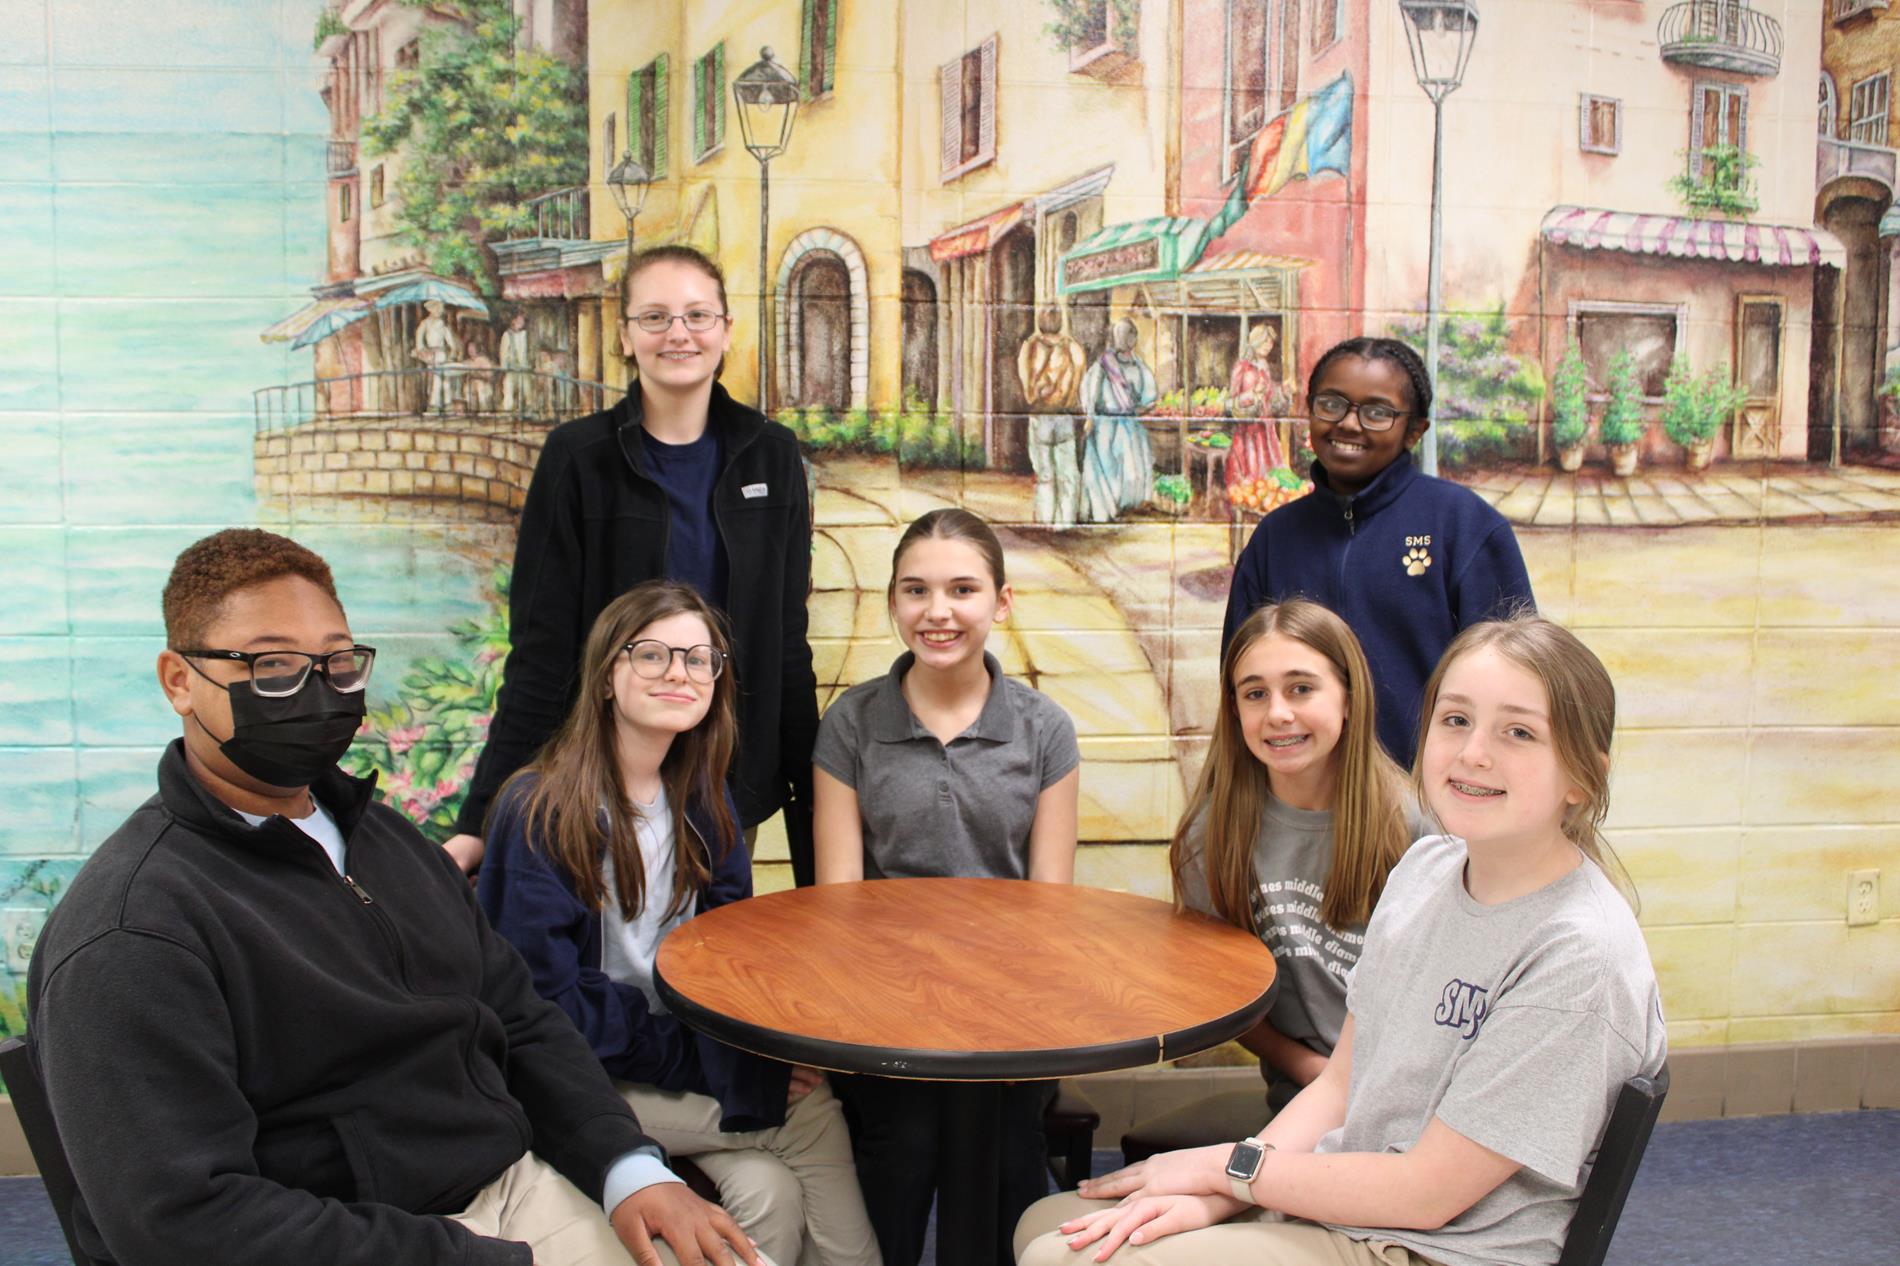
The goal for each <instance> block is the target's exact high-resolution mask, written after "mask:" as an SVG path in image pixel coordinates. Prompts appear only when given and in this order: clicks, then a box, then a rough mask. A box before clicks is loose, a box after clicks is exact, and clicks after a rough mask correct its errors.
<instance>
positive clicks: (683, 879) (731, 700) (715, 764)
mask: <svg viewBox="0 0 1900 1266" xmlns="http://www.w3.org/2000/svg"><path fill="white" fill-rule="evenodd" d="M730 649H731V648H730V646H729V645H728V644H727V641H726V637H725V634H724V633H723V631H722V630H721V628H720V619H719V617H718V615H717V614H716V613H715V612H714V611H713V609H712V607H711V606H709V605H708V604H707V602H706V600H705V599H704V598H703V597H701V596H700V594H699V592H698V591H697V590H695V589H693V588H692V587H691V586H689V585H684V584H681V583H679V582H676V581H666V580H653V581H648V582H646V583H645V584H642V585H637V586H635V587H634V588H633V589H631V590H629V591H628V592H627V593H625V594H623V595H621V596H620V597H619V598H616V599H615V600H614V601H613V602H611V603H609V604H608V605H607V608H606V609H605V610H604V611H602V612H601V613H600V616H599V618H598V619H596V620H595V621H594V627H593V629H592V631H591V632H590V633H589V634H588V638H587V644H586V649H585V650H584V652H583V653H582V656H581V675H580V679H581V687H580V690H579V692H578V695H577V697H576V699H575V701H574V708H573V711H571V712H570V713H569V714H568V717H567V720H566V721H565V722H564V723H563V725H562V727H561V730H560V732H559V733H558V734H557V735H556V736H555V738H554V741H553V742H552V743H550V744H549V745H548V746H547V747H546V748H544V749H543V750H542V752H541V755H540V756H539V757H537V758H536V760H535V762H534V763H533V764H532V765H530V766H529V767H528V768H526V769H524V770H522V771H521V772H520V773H518V774H516V775H515V776H514V777H513V778H512V779H510V780H509V782H508V784H507V785H506V786H505V787H503V788H502V791H501V794H500V795H499V796H498V797H497V798H496V801H495V808H494V812H493V813H492V814H491V815H490V818H489V831H488V855H487V859H486V861H485V862H484V864H483V866H482V871H481V880H480V884H479V887H478V895H479V897H480V900H481V905H482V909H483V910H484V911H485V912H486V913H487V915H488V918H489V921H490V923H492V924H493V925H494V927H495V930H496V931H498V932H500V933H501V934H502V935H503V936H504V937H506V938H507V939H508V940H509V941H510V942H511V943H512V944H513V945H514V946H515V948H516V949H517V950H519V951H520V952H521V956H522V958H523V959H524V960H525V961H526V962H527V964H528V969H529V971H530V972H531V973H532V975H533V977H534V987H535V991H536V992H537V993H539V994H540V995H541V996H542V997H544V998H546V999H548V1000H549V1001H550V1002H553V1003H554V1004H555V1005H557V1006H558V1007H560V1008H561V1010H562V1011H564V1012H566V1013H567V1015H568V1017H569V1018H570V1019H571V1020H573V1021H574V1023H575V1024H576V1025H577V1026H578V1027H579V1028H580V1030H581V1032H582V1034H583V1035H585V1037H586V1038H587V1043H588V1045H589V1046H590V1047H591V1048H592V1049H593V1052H594V1054H595V1055H596V1056H597V1057H598V1058H599V1059H600V1062H601V1064H602V1065H603V1066H604V1067H605V1068H606V1070H607V1071H608V1072H609V1073H610V1074H612V1075H613V1076H614V1078H615V1079H616V1082H617V1084H618V1087H619V1089H620V1091H621V1093H622V1094H623V1095H624V1096H625V1098H626V1100H627V1103H628V1104H629V1105H630V1106H631V1107H632V1108H633V1109H634V1110H635V1111H636V1112H637V1113H639V1114H640V1119H641V1120H642V1121H643V1122H644V1123H645V1126H646V1129H647V1131H648V1133H650V1134H651V1135H652V1136H653V1137H654V1138H655V1139H656V1140H658V1141H659V1143H660V1144H661V1146H663V1147H665V1148H666V1150H667V1152H668V1153H669V1154H670V1155H674V1156H690V1157H693V1158H694V1159H695V1160H696V1161H697V1162H698V1164H699V1166H700V1168H701V1169H703V1170H705V1171H706V1173H707V1175H708V1176H709V1177H711V1178H712V1179H713V1181H714V1182H716V1183H717V1184H718V1186H719V1198H720V1203H721V1204H722V1205H723V1206H724V1207H725V1209H726V1211H727V1212H729V1213H731V1214H732V1216H733V1217H734V1218H736V1219H737V1220H738V1222H739V1225H740V1226H741V1227H743V1228H744V1229H745V1231H746V1233H747V1234H748V1235H750V1236H751V1237H752V1238H753V1239H754V1240H756V1241H757V1242H758V1244H759V1246H760V1247H761V1248H762V1249H764V1250H765V1252H766V1253H767V1254H768V1255H770V1256H771V1257H772V1258H773V1259H774V1260H775V1261H778V1262H782V1263H790V1262H799V1261H803V1262H808V1263H814V1264H815V1266H878V1262H879V1258H878V1252H877V1243H876V1240H875V1239H874V1237H873V1236H872V1234H871V1226H870V1222H869V1221H868V1220H867V1219H866V1217H865V1213H864V1198H863V1197H862V1196H861V1195H860V1194H859V1191H858V1177H857V1172H856V1170H855V1169H854V1168H853V1165H852V1159H851V1140H850V1136H849V1133H848V1131H847V1129H846V1126H845V1121H844V1114H843V1112H842V1110H841V1109H840V1108H839V1105H838V1102H837V1100H836V1099H835V1098H833V1097H832V1094H831V1090H830V1087H829V1086H828V1084H827V1083H826V1081H825V1078H824V1075H823V1074H822V1073H819V1072H817V1071H816V1070H814V1069H809V1068H788V1067H787V1066H786V1065H785V1064H782V1063H779V1062H778V1061H776V1060H767V1059H763V1058H761V1057H759V1056H756V1055H752V1054H748V1053H746V1052H744V1051H739V1050H735V1049H733V1048H732V1047H729V1046H726V1045H724V1044H723V1043H720V1042H717V1041H714V1040H713V1039H711V1038H708V1037H703V1036H700V1035H697V1034H695V1033H694V1032H692V1030H690V1029H688V1028H686V1027H685V1026H684V1025H682V1024H681V1023H680V1022H679V1021H678V1020H677V1019H675V1018H674V1016H673V1015H672V1014H671V1013H670V1012H669V1011H668V1010H667V1008H666V1007H665V1005H664V1004H663V1003H662V1002H661V1000H660V997H659V994H658V993H657V991H656V990H655V987H654V983H653V960H654V957H655V955H656V954H657V953H658V952H659V947H660V941H661V940H662V939H663V938H664V937H665V936H666V934H667V933H668V932H670V931H671V930H672V929H673V928H675V927H677V926H679V925H680V924H681V923H684V922H685V921H686V920H688V919H690V918H692V917H693V916H694V915H695V914H697V913H699V912H700V911H701V910H710V909H714V908H716V907H718V906H722V905H726V904H728V903H730V902H733V901H739V900H743V899H744V898H746V897H749V896H751V895H752V865H751V860H750V858H749V857H748V856H747V855H746V850H745V846H744V844H743V843H742V842H741V841H740V839H739V823H738V813H737V810H736V808H735V807H734V805H733V802H732V796H731V793H730V791H729V790H728V789H727V786H726V770H727V765H728V762H729V761H730V760H731V757H732V753H733V750H734V748H735V747H736V746H737V741H738V733H737V730H738V709H737V706H736V703H735V696H736V695H737V693H738V691H737V686H736V684H735V682H734V679H733V677H732V674H731V673H730V672H728V671H727V667H728V655H729V652H730Z"/></svg>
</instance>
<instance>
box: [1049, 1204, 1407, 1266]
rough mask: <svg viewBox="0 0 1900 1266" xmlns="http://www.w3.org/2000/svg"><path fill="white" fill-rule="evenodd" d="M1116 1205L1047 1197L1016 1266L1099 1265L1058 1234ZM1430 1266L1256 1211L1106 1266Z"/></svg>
mask: <svg viewBox="0 0 1900 1266" xmlns="http://www.w3.org/2000/svg"><path fill="white" fill-rule="evenodd" d="M1113 1204H1114V1201H1112V1200H1085V1199H1083V1198H1082V1197H1081V1196H1078V1195H1076V1194H1075V1193H1074V1192H1072V1191H1071V1192H1064V1193H1063V1194H1061V1195H1055V1196H1048V1197H1046V1198H1044V1199H1042V1200H1038V1201H1037V1202H1036V1203H1035V1204H1032V1205H1030V1206H1029V1211H1028V1212H1027V1213H1024V1214H1023V1220H1022V1221H1021V1222H1018V1223H1017V1224H1016V1240H1015V1248H1016V1262H1017V1266H1095V1258H1094V1254H1095V1253H1096V1252H1097V1251H1098V1250H1099V1249H1100V1247H1101V1246H1100V1245H1099V1244H1090V1245H1088V1246H1086V1248H1085V1249H1084V1250H1083V1251H1081V1252H1077V1251H1075V1250H1074V1249H1071V1248H1070V1247H1069V1245H1068V1241H1067V1240H1066V1239H1065V1238H1064V1237H1063V1236H1062V1235H1060V1234H1058V1233H1057V1231H1056V1228H1057V1227H1059V1226H1061V1225H1062V1224H1063V1223H1064V1222H1067V1221H1069V1220H1070V1219H1072V1218H1079V1217H1081V1216H1082V1215H1083V1214H1085V1213H1092V1212H1094V1211H1095V1210H1097V1209H1106V1208H1109V1207H1110V1206H1112V1205H1113ZM1230 1263H1231V1266H1433V1263H1432V1261H1431V1259H1430V1258H1426V1257H1420V1256H1418V1255H1417V1254H1415V1253H1413V1252H1412V1251H1411V1250H1409V1249H1407V1248H1405V1247H1404V1246H1402V1245H1398V1244H1390V1243H1386V1242H1384V1241H1380V1240H1364V1241H1362V1240H1355V1239H1352V1238H1350V1237H1348V1236H1345V1235H1341V1234H1340V1233H1339V1232H1338V1231H1332V1230H1328V1229H1327V1228H1326V1227H1323V1226H1319V1225H1317V1224H1316V1223H1312V1222H1298V1221H1284V1220H1282V1219H1281V1217H1280V1215H1279V1214H1277V1213H1273V1212H1270V1211H1269V1210H1266V1209H1255V1210H1253V1211H1252V1212H1250V1213H1242V1214H1240V1215H1239V1216H1237V1217H1233V1218H1230V1219H1228V1220H1227V1221H1225V1222H1221V1223H1217V1224H1215V1225H1214V1226H1210V1227H1205V1228H1203V1229H1201V1230H1199V1231H1183V1232H1182V1233H1181V1234H1179V1235H1169V1236H1165V1237H1163V1238H1162V1239H1159V1240H1156V1241H1154V1242H1153V1243H1152V1244H1123V1245H1122V1246H1121V1247H1120V1248H1118V1249H1116V1250H1115V1254H1114V1256H1112V1257H1110V1258H1109V1259H1108V1266H1229V1264H1230Z"/></svg>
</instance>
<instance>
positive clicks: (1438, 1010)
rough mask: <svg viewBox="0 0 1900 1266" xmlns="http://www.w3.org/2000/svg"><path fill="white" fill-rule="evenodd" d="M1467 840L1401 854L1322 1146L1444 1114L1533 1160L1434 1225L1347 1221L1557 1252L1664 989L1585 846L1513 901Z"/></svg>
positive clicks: (1514, 1249) (1638, 1067)
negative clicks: (1475, 860)
mask: <svg viewBox="0 0 1900 1266" xmlns="http://www.w3.org/2000/svg"><path fill="white" fill-rule="evenodd" d="M1464 866H1465V846H1464V842H1463V841H1461V840H1458V839H1454V838H1452V837H1450V836H1443V835H1434V836H1427V837H1426V838H1425V839H1422V840H1420V841H1419V842H1418V843H1417V844H1415V845H1413V847H1412V850H1411V852H1409V853H1407V854H1406V855H1405V857H1404V859H1403V860H1402V861H1400V862H1399V864H1398V865H1397V866H1396V867H1394V868H1393V871H1392V875H1391V878H1390V879H1389V880H1388V881H1387V882H1386V889H1385V894H1384V896H1382V897H1381V898H1380V900H1379V908H1378V909H1377V910H1375V911H1374V912H1373V915H1372V922H1371V924H1370V925H1369V926H1368V928H1367V930H1366V945H1365V950H1364V952H1363V953H1362V954H1361V956H1360V959H1359V966H1358V967H1357V968H1356V969H1355V970H1354V973H1353V979H1352V984H1351V987H1350V989H1349V991H1348V993H1347V999H1346V1001H1347V1006H1348V1008H1349V1009H1350V1011H1351V1013H1352V1015H1353V1019H1354V1025H1353V1052H1352V1082H1351V1088H1350V1090H1349V1091H1348V1096H1347V1100H1346V1123H1345V1125H1344V1126H1342V1127H1341V1128H1340V1129H1337V1130H1334V1131H1333V1132H1332V1133H1330V1134H1328V1135H1326V1136H1325V1137H1324V1138H1322V1139H1321V1140H1320V1141H1319V1145H1318V1147H1317V1148H1315V1150H1316V1151H1320V1152H1402V1151H1405V1150H1406V1149H1407V1148H1410V1147H1411V1146H1412V1145H1413V1144H1414V1143H1416V1142H1417V1141H1418V1139H1419V1136H1420V1135H1421V1134H1423V1133H1424V1132H1425V1127H1426V1125H1427V1124H1429V1123H1430V1121H1431V1119H1432V1118H1433V1117H1434V1116H1436V1117H1438V1118H1439V1119H1441V1120H1442V1121H1444V1123H1445V1124H1446V1125H1448V1126H1450V1127H1451V1128H1452V1129H1454V1130H1456V1131H1457V1132H1458V1133H1460V1134H1462V1135H1464V1136H1465V1137H1466V1138H1468V1139H1470V1140H1472V1141H1473V1142H1475V1143H1478V1144H1480V1145H1482V1146H1484V1147H1488V1148H1490V1149H1491V1150H1492V1151H1494V1152H1497V1153H1499V1154H1500V1155H1503V1156H1507V1157H1509V1158H1510V1159H1511V1160H1514V1161H1517V1162H1518V1163H1519V1164H1520V1165H1521V1166H1523V1168H1521V1169H1519V1170H1518V1171H1517V1172H1516V1173H1515V1174H1513V1175H1512V1176H1511V1177H1510V1178H1508V1179H1506V1180H1505V1181H1504V1183H1503V1184H1502V1185H1500V1186H1499V1187H1498V1188H1497V1189H1496V1190H1495V1191H1492V1192H1491V1193H1490V1194H1489V1195H1487V1196H1485V1197H1484V1198H1483V1199H1482V1200H1480V1201H1478V1203H1476V1204H1475V1205H1473V1206H1472V1207H1471V1208H1469V1209H1467V1210H1466V1211H1465V1212H1464V1213H1462V1214H1460V1215H1459V1216H1458V1217H1456V1218H1454V1219H1452V1221H1451V1222H1449V1223H1447V1224H1446V1225H1445V1226H1444V1227H1443V1228H1441V1229H1439V1230H1437V1231H1394V1230H1386V1229H1373V1228H1366V1227H1341V1228H1339V1229H1340V1230H1342V1231H1345V1232H1346V1233H1347V1234H1349V1235H1351V1236H1353V1237H1354V1238H1356V1239H1379V1240H1391V1241H1396V1242H1397V1243H1400V1244H1403V1245H1405V1246H1406V1247H1408V1248H1411V1249H1413V1250H1415V1251H1417V1252H1419V1253H1422V1254H1424V1255H1425V1256H1427V1257H1430V1258H1433V1259H1434V1260H1436V1261H1440V1262H1444V1263H1446V1266H1490V1264H1492V1263H1511V1264H1512V1266H1540V1264H1545V1263H1551V1262H1555V1261H1556V1260H1557V1255H1558V1252H1559V1251H1560V1249H1561V1247H1562V1244H1563V1237H1564V1233H1565V1231H1566V1230H1567V1229H1568V1227H1569V1225H1570V1217H1571V1215H1572V1214H1573V1213H1574V1212H1575V1211H1576V1207H1577V1195H1578V1193H1579V1192H1580V1191H1581V1190H1582V1189H1583V1183H1584V1180H1585V1179H1586V1178H1587V1177H1588V1176H1589V1167H1590V1163H1591V1162H1592V1161H1593V1160H1594V1159H1595V1156H1596V1148H1597V1141H1598V1138H1599V1136H1601V1134H1602V1133H1603V1126H1604V1123H1605V1122H1606V1121H1608V1120H1609V1115H1610V1108H1611V1105H1612V1104H1614V1103H1615V1101H1616V1094H1617V1090H1618V1089H1619V1088H1620V1087H1621V1086H1622V1084H1623V1083H1624V1082H1625V1081H1627V1080H1628V1079H1629V1078H1631V1077H1633V1076H1635V1075H1637V1074H1638V1073H1642V1074H1645V1075H1649V1074H1654V1073H1655V1072H1656V1071H1657V1070H1658V1069H1659V1068H1661V1067H1662V1063H1663V1056H1664V1054H1665V1051H1666V1043H1665V1039H1664V1034H1663V1017H1662V1002H1661V998H1660V995H1659V994H1658V993H1657V990H1656V976H1655V973H1654V971H1653V970H1652V969H1651V967H1650V962H1649V951H1648V949H1647V948H1646V947H1645V945H1644V943H1643V934H1642V932H1641V930H1640V929H1639V928H1638V927H1637V924H1636V916H1635V914H1633V913H1632V912H1631V910H1630V908H1629V904H1628V903H1627V902H1625V901H1624V900H1623V898H1622V896H1621V894H1619V893H1618V892H1617V891H1616V888H1615V886H1614V885H1613V884H1611V883H1610V881H1609V879H1608V878H1607V877H1606V876H1605V875H1604V874H1603V872H1602V871H1601V870H1599V869H1598V868H1597V867H1596V865H1595V864H1594V863H1592V862H1590V861H1588V860H1584V861H1583V862H1582V864H1581V865H1579V866H1578V867H1577V869H1575V870H1573V871H1571V872H1570V873H1569V874H1567V875H1565V876H1564V877H1563V878H1561V879H1559V880H1557V881H1556V882H1555V883H1552V884H1549V885H1547V886H1545V887H1543V888H1540V889H1538V890H1537V891H1536V892H1533V893H1528V894H1526V895H1524V896H1522V897H1518V898H1516V899H1515V900H1512V901H1507V902H1504V903H1502V904H1500V905H1494V906H1486V905H1480V904H1479V903H1478V902H1476V901H1474V900H1472V898H1471V895H1470V894H1469V893H1468V892H1466V891H1465V885H1464Z"/></svg>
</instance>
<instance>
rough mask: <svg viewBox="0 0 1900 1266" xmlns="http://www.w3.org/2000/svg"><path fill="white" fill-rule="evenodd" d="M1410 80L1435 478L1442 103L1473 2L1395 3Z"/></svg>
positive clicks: (1468, 34) (1430, 466)
mask: <svg viewBox="0 0 1900 1266" xmlns="http://www.w3.org/2000/svg"><path fill="white" fill-rule="evenodd" d="M1399 12H1400V13H1401V14H1402V15H1404V18H1405V41H1406V43H1407V44H1409V45H1411V48H1412V74H1413V75H1414V76H1416V77H1417V79H1418V86H1419V87H1420V88H1423V89H1424V90H1425V95H1426V96H1427V97H1430V98H1431V101H1432V245H1431V263H1430V266H1429V270H1428V277H1429V280H1428V281H1427V282H1426V296H1425V367H1426V369H1428V370H1429V371H1430V372H1431V378H1432V416H1431V419H1430V421H1431V422H1432V426H1431V428H1430V429H1429V430H1427V431H1426V432H1425V440H1424V442H1423V443H1422V444H1420V445H1419V469H1421V470H1423V471H1424V472H1425V473H1426V474H1428V475H1436V474H1437V473H1438V425H1437V423H1438V323H1439V318H1440V316H1441V313H1440V312H1439V259H1438V257H1439V255H1440V253H1441V246H1442V243H1443V239H1444V229H1445V190H1444V178H1445V98H1446V97H1448V96H1450V95H1451V94H1452V93H1453V92H1454V91H1456V90H1457V88H1458V85H1459V84H1461V83H1463V82H1464V80H1465V66H1466V64H1467V63H1469V62H1470V61H1471V46H1472V45H1473V44H1475V43H1476V42H1477V39H1478V6H1477V4H1476V2H1475V0H1399Z"/></svg>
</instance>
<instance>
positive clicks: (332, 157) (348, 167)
mask: <svg viewBox="0 0 1900 1266" xmlns="http://www.w3.org/2000/svg"><path fill="white" fill-rule="evenodd" d="M328 169H329V173H330V175H332V176H347V175H349V174H350V173H351V172H353V171H355V170H356V142H355V141H331V142H330V151H329V158H328Z"/></svg>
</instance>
